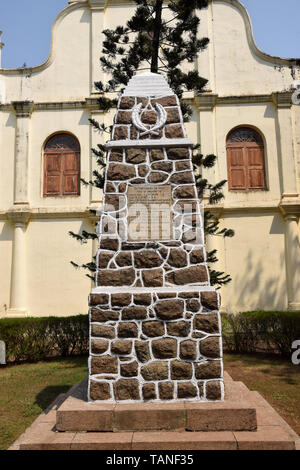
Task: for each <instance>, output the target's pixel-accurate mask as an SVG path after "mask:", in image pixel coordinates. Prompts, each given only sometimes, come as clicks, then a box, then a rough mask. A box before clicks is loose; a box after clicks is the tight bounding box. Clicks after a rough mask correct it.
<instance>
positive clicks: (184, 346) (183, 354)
mask: <svg viewBox="0 0 300 470" xmlns="http://www.w3.org/2000/svg"><path fill="white" fill-rule="evenodd" d="M180 358H181V359H185V360H192V361H195V360H196V358H197V351H196V343H195V341H191V340H187V341H182V342H181V343H180Z"/></svg>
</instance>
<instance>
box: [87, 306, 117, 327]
mask: <svg viewBox="0 0 300 470" xmlns="http://www.w3.org/2000/svg"><path fill="white" fill-rule="evenodd" d="M117 320H119V312H112V311H110V310H100V309H97V308H92V310H91V321H92V322H99V323H101V322H106V321H117Z"/></svg>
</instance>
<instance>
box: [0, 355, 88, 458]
mask: <svg viewBox="0 0 300 470" xmlns="http://www.w3.org/2000/svg"><path fill="white" fill-rule="evenodd" d="M87 373H88V369H87V358H86V357H75V358H70V359H59V360H53V361H47V362H39V363H37V364H24V365H16V366H9V367H0V449H1V450H3V449H7V448H8V447H9V446H10V444H12V443H13V442H14V441H15V440H16V439H17V438H18V437H19V436H20V435H21V434H22V433H23V432H24V431H25V429H26V428H27V427H28V426H30V425H31V423H32V422H33V421H34V420H35V419H36V418H37V417H38V416H39V415H40V414H41V412H42V411H43V410H44V409H45V408H47V406H48V405H49V404H50V403H51V402H52V401H53V400H54V399H55V398H56V397H57V395H59V394H60V393H64V392H66V391H67V390H69V388H70V387H71V386H72V385H74V384H76V383H78V382H81V380H83V379H84V377H86V376H87Z"/></svg>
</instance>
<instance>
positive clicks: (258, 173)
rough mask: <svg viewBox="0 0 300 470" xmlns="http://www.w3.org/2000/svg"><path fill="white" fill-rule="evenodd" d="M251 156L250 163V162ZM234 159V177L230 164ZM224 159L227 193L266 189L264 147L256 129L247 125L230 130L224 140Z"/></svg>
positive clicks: (262, 139)
mask: <svg viewBox="0 0 300 470" xmlns="http://www.w3.org/2000/svg"><path fill="white" fill-rule="evenodd" d="M251 154H252V157H253V161H252V162H251V161H250V157H251ZM234 157H235V165H234V166H235V171H236V175H235V177H234V176H233V172H234V168H233V164H232V161H233V158H234ZM226 158H227V173H228V189H229V191H233V192H238V191H242V192H252V191H265V190H267V189H268V188H267V171H266V170H267V169H266V146H265V142H264V138H263V135H262V133H261V132H260V131H259V130H258V129H256V128H254V127H251V126H247V125H243V126H238V127H235V128H234V129H232V130H231V131H230V132H229V133H228V134H227V138H226ZM259 160H260V161H259ZM237 175H238V176H237ZM251 180H252V182H253V183H254V184H253V183H251ZM238 181H240V184H238ZM255 183H256V184H255Z"/></svg>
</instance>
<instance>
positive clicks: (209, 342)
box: [199, 336, 221, 358]
mask: <svg viewBox="0 0 300 470" xmlns="http://www.w3.org/2000/svg"><path fill="white" fill-rule="evenodd" d="M199 346H200V354H202V355H203V356H206V357H212V358H218V357H220V354H221V351H220V338H219V337H218V336H209V337H208V338H204V339H202V340H201V341H200V344H199Z"/></svg>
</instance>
